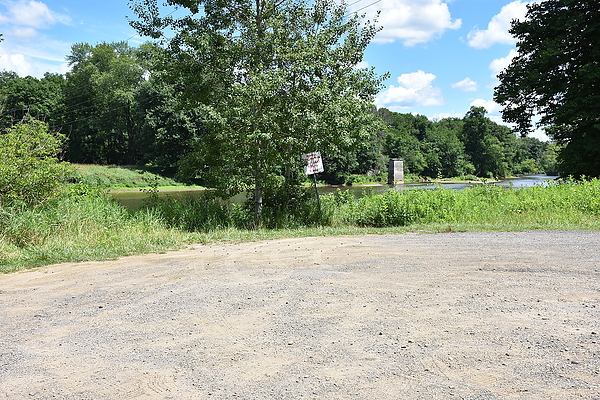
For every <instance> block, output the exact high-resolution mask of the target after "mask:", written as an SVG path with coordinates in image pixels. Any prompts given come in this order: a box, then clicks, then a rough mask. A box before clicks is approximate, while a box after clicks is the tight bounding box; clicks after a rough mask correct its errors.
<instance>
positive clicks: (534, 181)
mask: <svg viewBox="0 0 600 400" xmlns="http://www.w3.org/2000/svg"><path fill="white" fill-rule="evenodd" d="M556 178H557V177H556V176H549V175H542V174H538V175H522V176H519V177H516V178H509V179H503V180H501V181H499V182H495V183H492V184H493V185H498V186H502V187H506V188H515V189H518V188H526V187H532V186H535V185H543V184H544V183H545V182H546V183H547V182H548V181H551V180H554V179H556ZM470 186H474V184H470V183H462V182H461V183H453V182H443V183H435V184H434V183H420V182H417V183H405V184H400V185H395V186H390V185H372V186H371V185H364V186H362V185H361V186H341V187H334V186H320V187H319V193H321V194H328V193H334V192H335V191H337V190H344V191H346V190H350V191H352V192H353V193H354V195H355V196H356V197H361V196H362V195H363V193H365V192H369V191H373V192H375V193H380V192H385V191H386V190H410V189H435V188H447V189H455V190H462V189H464V188H466V187H470ZM202 192H203V191H202V190H197V189H196V190H172V191H162V192H159V193H158V194H159V196H170V197H172V198H175V199H180V198H183V197H190V196H195V195H199V194H201V193H202ZM111 196H112V197H113V198H114V199H116V200H118V201H119V202H120V203H121V204H122V205H124V206H125V207H127V208H128V209H130V210H137V209H138V208H139V207H140V206H141V205H142V203H143V201H144V199H145V198H147V197H148V193H145V192H112V193H111ZM243 196H244V195H243V194H241V195H238V196H236V198H234V199H232V201H233V202H242V201H243Z"/></svg>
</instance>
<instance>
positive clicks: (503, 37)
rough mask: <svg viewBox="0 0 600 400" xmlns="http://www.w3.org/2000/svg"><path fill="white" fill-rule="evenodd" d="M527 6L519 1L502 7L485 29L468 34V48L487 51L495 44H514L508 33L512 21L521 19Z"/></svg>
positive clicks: (513, 39)
mask: <svg viewBox="0 0 600 400" xmlns="http://www.w3.org/2000/svg"><path fill="white" fill-rule="evenodd" d="M527 4H528V3H526V2H525V3H523V2H521V0H516V1H513V2H512V3H509V4H507V5H505V6H504V7H502V10H500V13H499V14H496V15H494V17H493V18H492V20H491V21H490V23H489V24H488V26H487V29H484V30H481V29H477V28H475V29H473V30H472V31H471V32H469V34H468V36H467V38H468V39H469V46H471V47H474V48H476V49H487V48H489V47H491V46H492V45H494V44H496V43H500V44H514V43H515V38H514V37H513V36H512V35H511V34H510V33H508V30H509V29H510V23H511V21H512V20H513V19H523V18H524V17H525V14H526V13H527Z"/></svg>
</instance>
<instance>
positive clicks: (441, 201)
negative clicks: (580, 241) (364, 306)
mask: <svg viewBox="0 0 600 400" xmlns="http://www.w3.org/2000/svg"><path fill="white" fill-rule="evenodd" d="M340 196H341V195H340V194H339V193H336V194H334V195H328V196H325V199H324V204H326V205H327V207H330V208H331V209H333V210H334V213H335V218H334V219H333V222H332V224H334V225H335V224H336V223H338V224H339V223H341V224H350V225H357V226H369V227H391V226H409V225H431V224H434V225H477V226H497V227H498V229H502V228H505V227H507V226H511V227H513V228H511V229H515V228H514V227H527V228H533V229H537V228H544V227H545V228H550V229H554V228H559V229H560V228H561V227H562V228H565V227H569V226H571V225H577V224H583V225H579V226H586V227H590V228H592V227H596V228H593V229H597V227H598V223H599V222H600V220H599V217H600V180H598V179H596V178H594V179H592V180H583V181H570V182H564V183H549V184H548V185H546V186H541V185H540V186H536V187H532V188H525V189H506V188H502V187H500V186H496V185H479V186H474V187H470V188H466V189H464V190H462V191H456V190H452V189H436V190H404V191H393V190H390V191H387V192H385V193H383V194H373V193H366V194H365V196H363V197H362V198H360V199H358V200H356V201H348V199H345V198H341V197H340ZM336 219H337V222H336Z"/></svg>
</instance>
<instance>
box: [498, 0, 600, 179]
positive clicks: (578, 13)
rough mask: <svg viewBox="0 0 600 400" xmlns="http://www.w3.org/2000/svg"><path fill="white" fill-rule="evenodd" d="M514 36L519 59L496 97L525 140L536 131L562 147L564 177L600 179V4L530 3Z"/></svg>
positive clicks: (582, 0)
mask: <svg viewBox="0 0 600 400" xmlns="http://www.w3.org/2000/svg"><path fill="white" fill-rule="evenodd" d="M527 7H528V11H527V15H526V17H525V19H524V20H521V21H518V20H516V21H513V23H512V28H511V30H510V33H511V34H512V35H513V36H515V37H516V38H517V40H518V42H517V51H518V54H517V56H516V57H515V58H513V60H512V61H511V63H510V65H509V66H508V67H507V68H506V69H505V70H504V71H503V72H502V73H500V75H499V79H500V85H499V86H498V87H496V89H495V94H494V98H495V100H496V101H497V102H498V103H499V104H502V105H503V106H504V107H505V108H504V110H503V111H502V115H503V118H504V119H505V120H506V121H507V122H512V123H515V124H516V125H517V129H518V130H519V131H520V132H521V134H523V135H525V134H527V133H528V132H530V130H531V129H532V127H533V122H532V120H533V119H534V117H536V116H539V117H540V119H539V122H537V125H538V126H542V127H546V132H547V133H548V135H549V136H550V137H551V138H552V139H554V140H555V141H557V142H558V144H560V145H563V146H562V149H561V150H560V152H559V156H558V167H559V170H560V172H561V174H562V175H574V176H581V175H586V176H600V2H598V0H546V1H540V2H531V3H529V4H528V6H527Z"/></svg>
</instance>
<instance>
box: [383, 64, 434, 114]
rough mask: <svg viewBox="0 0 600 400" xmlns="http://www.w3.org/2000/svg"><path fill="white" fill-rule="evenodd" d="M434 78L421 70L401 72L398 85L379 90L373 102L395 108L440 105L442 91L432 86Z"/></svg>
mask: <svg viewBox="0 0 600 400" xmlns="http://www.w3.org/2000/svg"><path fill="white" fill-rule="evenodd" d="M435 78H436V76H435V75H434V74H428V73H425V72H423V71H417V72H412V73H410V74H402V75H400V76H399V77H398V83H399V86H394V85H391V86H390V87H389V88H387V89H386V90H384V91H383V92H381V93H380V94H379V95H378V96H377V98H376V99H375V104H376V105H377V107H386V108H390V107H393V108H395V109H399V108H400V109H405V108H409V107H416V106H422V107H428V106H439V105H442V104H444V99H443V97H442V91H441V90H440V89H439V88H436V87H434V86H432V83H433V81H434V80H435ZM390 109H391V108H390Z"/></svg>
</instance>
